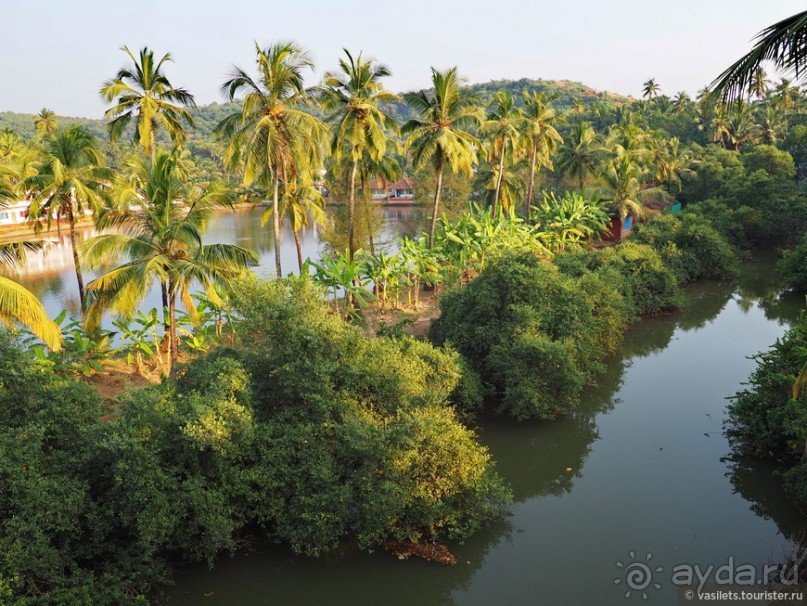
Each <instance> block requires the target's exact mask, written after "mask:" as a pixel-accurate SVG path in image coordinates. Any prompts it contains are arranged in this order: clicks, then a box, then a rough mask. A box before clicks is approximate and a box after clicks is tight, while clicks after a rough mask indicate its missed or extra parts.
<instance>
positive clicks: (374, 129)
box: [322, 49, 401, 261]
mask: <svg viewBox="0 0 807 606" xmlns="http://www.w3.org/2000/svg"><path fill="white" fill-rule="evenodd" d="M343 50H344V52H345V57H346V59H340V60H339V72H328V73H327V74H325V78H324V81H323V88H322V93H323V96H324V102H325V108H326V110H327V111H330V112H331V113H330V115H329V116H328V121H329V122H333V124H334V128H333V137H332V140H331V153H332V154H333V155H334V157H335V158H337V159H338V158H340V157H341V155H342V154H343V153H348V154H349V155H350V159H351V161H352V164H351V170H350V185H349V197H348V211H347V212H348V251H349V253H348V254H349V258H350V260H351V261H352V260H353V254H354V253H355V252H356V242H355V229H356V225H355V216H354V215H355V210H356V176H357V174H358V169H359V162H360V161H361V159H362V157H363V156H364V154H365V153H366V154H367V155H368V156H369V157H370V159H371V160H373V161H375V162H380V161H381V159H382V158H383V157H384V154H386V151H387V144H388V140H389V135H388V133H389V132H390V131H392V132H397V130H398V127H397V125H396V124H395V121H394V120H393V119H392V118H391V117H390V116H389V115H388V114H387V113H386V112H384V111H383V110H382V109H381V107H380V105H381V104H382V103H389V102H392V101H400V100H401V98H400V97H399V96H398V95H395V94H393V93H391V92H388V91H386V90H384V87H383V85H382V84H381V79H382V78H385V77H387V76H389V75H390V71H389V69H388V68H387V67H386V66H385V65H383V64H381V63H378V62H376V61H375V60H374V59H372V58H367V59H365V58H363V57H362V55H361V53H359V55H358V56H357V57H356V58H355V59H354V58H353V55H351V54H350V52H349V51H348V50H347V49H343Z"/></svg>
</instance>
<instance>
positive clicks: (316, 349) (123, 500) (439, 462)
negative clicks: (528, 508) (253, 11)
mask: <svg viewBox="0 0 807 606" xmlns="http://www.w3.org/2000/svg"><path fill="white" fill-rule="evenodd" d="M234 308H235V314H236V316H237V317H238V320H237V323H238V325H239V326H238V333H237V334H238V335H242V339H243V340H240V341H236V343H235V347H234V348H233V349H218V350H214V351H212V352H211V353H210V354H208V355H206V356H204V357H201V358H199V359H197V360H196V361H194V362H193V363H191V364H190V365H188V366H186V367H184V368H181V369H180V371H179V373H178V375H177V378H176V380H175V381H173V382H166V383H165V384H164V385H162V386H155V387H151V388H147V389H144V390H139V391H134V392H131V393H129V394H127V395H126V396H125V397H124V402H123V406H122V407H121V413H120V415H119V416H117V417H116V418H114V419H112V420H109V421H107V422H106V423H102V422H101V420H100V419H101V415H102V414H103V413H104V412H105V411H104V409H103V407H102V406H101V403H100V401H99V398H98V396H97V394H95V393H94V391H93V390H92V389H91V388H90V387H88V386H86V385H84V384H82V383H80V382H77V381H74V380H72V379H70V378H62V377H60V376H59V375H57V374H55V373H53V372H52V371H51V368H52V365H51V363H49V362H48V361H46V360H37V359H36V358H34V357H32V355H31V354H30V353H29V352H24V351H22V350H21V349H20V348H19V347H18V346H17V345H16V344H14V343H13V342H12V341H11V340H10V339H9V337H8V336H7V335H6V334H5V333H0V358H1V359H2V360H3V364H4V372H3V374H2V377H0V514H1V515H0V596H2V597H3V599H4V600H6V601H9V602H11V603H15V604H93V605H95V604H99V605H113V604H114V605H117V604H123V603H145V597H144V596H146V595H147V594H149V593H150V592H151V591H152V590H153V589H154V587H155V585H156V584H159V583H162V582H164V581H165V579H166V573H167V565H168V564H169V563H170V562H171V561H173V560H177V559H179V560H184V561H204V562H208V563H212V562H213V561H214V560H215V559H216V558H217V557H218V556H219V555H220V554H221V553H223V552H231V551H233V550H235V549H236V548H237V547H238V545H239V543H240V541H241V540H242V539H243V538H245V537H246V536H247V533H250V534H253V535H254V533H255V532H256V530H258V529H261V530H262V532H263V533H264V535H265V537H266V538H267V539H268V540H271V541H280V542H283V543H286V544H288V545H289V546H290V547H291V548H292V549H293V550H295V551H297V552H301V553H307V554H311V555H316V554H319V553H322V552H324V551H326V550H329V549H331V548H333V547H334V546H336V545H337V544H338V543H339V542H341V541H343V540H345V539H348V538H351V537H352V538H355V539H356V540H357V541H358V543H359V544H360V545H361V546H362V547H366V548H369V547H373V546H375V545H377V544H378V543H379V542H381V541H383V540H386V539H399V540H412V541H430V540H444V539H456V540H461V539H463V538H465V537H467V536H468V535H469V534H470V533H472V532H474V531H475V530H477V529H478V528H480V526H481V525H483V524H484V523H486V522H487V521H489V520H491V519H494V518H498V517H500V516H501V515H502V513H503V506H504V504H505V503H506V502H507V500H508V498H509V497H508V492H507V491H506V490H505V489H504V488H503V486H502V484H501V481H500V480H499V478H498V477H497V476H496V475H495V474H494V472H493V470H492V465H491V461H490V455H489V454H488V453H487V450H486V449H485V448H483V447H481V446H480V445H479V443H478V442H477V439H476V436H475V435H474V433H473V432H472V431H470V430H469V429H466V428H465V427H463V426H462V425H461V424H460V422H459V420H458V413H462V414H469V413H471V412H473V410H475V409H476V408H477V407H478V405H479V399H480V388H479V384H478V381H476V379H475V378H474V376H473V375H472V374H469V373H467V371H466V369H465V367H464V364H463V362H462V360H461V359H460V358H459V355H458V354H457V353H456V352H453V351H451V350H440V349H435V348H434V347H432V346H431V345H428V344H426V343H423V342H418V341H415V340H412V339H409V338H394V339H392V338H379V339H370V338H368V337H366V336H364V335H363V334H362V333H361V332H359V331H358V330H356V329H355V328H353V327H352V326H350V325H348V324H345V323H344V322H343V321H342V320H340V319H339V318H338V317H336V316H335V315H334V314H332V313H331V312H330V311H329V310H328V307H327V305H325V304H324V303H323V302H322V301H321V299H320V297H319V291H318V290H317V289H316V288H315V287H313V286H312V285H311V283H310V282H309V281H307V280H302V279H299V280H294V281H290V282H289V283H288V284H277V283H275V282H272V283H259V282H257V281H255V280H251V281H246V282H244V283H243V284H241V285H240V286H239V288H238V289H237V296H236V298H235V305H234Z"/></svg>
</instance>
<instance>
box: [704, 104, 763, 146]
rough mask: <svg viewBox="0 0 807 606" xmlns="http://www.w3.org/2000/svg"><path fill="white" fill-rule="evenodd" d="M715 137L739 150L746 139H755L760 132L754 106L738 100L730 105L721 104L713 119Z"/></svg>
mask: <svg viewBox="0 0 807 606" xmlns="http://www.w3.org/2000/svg"><path fill="white" fill-rule="evenodd" d="M713 125H714V132H715V139H716V140H719V141H720V143H721V144H722V145H723V146H724V147H725V148H726V149H731V150H734V151H737V150H739V149H740V146H741V145H742V144H743V143H745V142H746V141H750V140H753V139H755V138H756V137H757V136H758V135H759V133H760V127H759V125H758V124H757V123H756V119H755V115H754V107H753V106H751V105H749V104H748V103H745V102H744V101H742V100H738V101H736V102H735V103H732V104H730V105H728V104H726V105H720V106H718V107H717V108H716V110H715V118H714V120H713Z"/></svg>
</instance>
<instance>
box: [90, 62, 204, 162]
mask: <svg viewBox="0 0 807 606" xmlns="http://www.w3.org/2000/svg"><path fill="white" fill-rule="evenodd" d="M122 50H123V52H125V53H126V54H127V55H128V56H129V58H130V59H131V60H132V65H131V66H127V67H123V68H121V69H120V70H119V71H118V73H117V75H116V76H115V77H114V78H113V79H112V80H109V81H107V82H105V83H104V86H103V87H102V88H101V91H100V93H101V98H102V99H103V100H104V101H106V102H107V103H114V104H115V105H113V106H112V107H110V108H109V109H108V110H107V111H106V114H104V115H105V117H106V119H107V120H109V123H108V124H107V127H108V129H109V138H110V140H111V141H112V142H113V143H114V142H115V141H117V140H118V139H119V138H120V136H121V135H122V134H123V133H124V131H125V130H126V127H127V126H128V125H129V123H131V122H132V121H134V124H135V131H134V140H135V141H137V142H138V143H139V144H140V146H141V147H142V148H143V151H145V153H146V154H148V155H151V161H152V162H154V159H155V157H156V153H157V151H156V149H157V148H156V142H155V132H156V130H157V129H158V128H164V129H165V130H166V132H168V135H169V136H170V137H171V140H172V141H173V143H174V145H175V146H176V145H179V144H181V143H182V141H183V140H184V138H185V127H184V126H183V122H184V124H185V125H187V126H188V127H193V126H194V123H193V118H192V117H191V115H190V113H188V110H187V109H185V108H186V107H196V104H195V102H194V100H193V95H191V94H190V93H189V92H188V91H187V90H185V89H184V88H176V87H174V86H173V85H172V84H171V82H169V80H168V78H167V77H166V76H165V74H164V73H163V72H162V69H163V65H164V64H165V63H166V62H168V61H172V60H173V59H172V58H171V55H170V54H168V53H166V54H165V55H163V56H162V58H161V59H160V60H159V61H156V62H155V60H154V52H153V51H151V50H149V49H148V48H143V49H142V50H141V51H140V54H139V56H138V57H135V56H134V54H133V53H132V51H130V50H129V48H128V47H126V46H124V47H123V49H122Z"/></svg>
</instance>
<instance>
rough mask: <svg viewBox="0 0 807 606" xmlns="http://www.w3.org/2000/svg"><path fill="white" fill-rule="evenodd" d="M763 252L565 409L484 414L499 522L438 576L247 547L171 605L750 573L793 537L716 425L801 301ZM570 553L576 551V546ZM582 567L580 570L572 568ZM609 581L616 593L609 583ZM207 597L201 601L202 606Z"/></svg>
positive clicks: (527, 596)
mask: <svg viewBox="0 0 807 606" xmlns="http://www.w3.org/2000/svg"><path fill="white" fill-rule="evenodd" d="M774 261H775V255H774V254H768V253H765V252H764V251H763V252H759V253H757V254H755V256H754V258H752V259H750V260H749V261H747V262H744V263H743V264H742V267H741V273H740V275H739V277H738V279H737V280H734V281H723V282H713V281H703V282H699V283H696V284H693V285H689V286H686V287H685V289H684V291H685V300H684V306H683V308H682V310H681V311H680V312H678V313H675V314H670V315H664V316H658V317H653V318H645V319H642V320H640V321H639V322H638V323H636V324H634V325H633V326H632V327H631V329H630V330H629V331H628V333H627V334H626V335H625V340H624V342H623V344H622V345H621V346H620V348H619V350H618V352H617V353H616V355H614V356H613V357H612V358H611V359H609V360H608V362H607V365H606V368H605V371H604V373H603V375H602V376H601V377H600V379H599V380H598V384H597V386H594V387H592V388H589V389H588V390H586V391H585V392H584V396H583V400H582V402H581V405H580V408H579V410H578V412H577V413H576V414H575V415H573V416H572V417H568V418H564V419H560V420H556V421H552V422H549V423H538V424H535V423H516V422H514V421H512V420H509V419H507V418H501V417H496V418H491V417H485V418H484V421H483V422H482V424H481V428H480V431H479V435H480V438H481V440H482V442H483V443H484V444H485V445H486V446H487V447H488V448H489V449H490V451H491V454H492V456H493V457H494V459H495V460H496V467H497V469H498V470H499V472H500V473H501V474H502V475H503V476H504V478H505V480H506V481H507V483H508V484H509V485H510V486H511V487H512V489H513V492H514V496H515V504H514V506H513V508H512V513H513V515H512V517H511V518H510V520H509V525H508V524H501V525H500V524H497V525H493V526H491V527H488V528H486V529H484V530H482V531H480V532H479V533H478V534H476V535H474V536H473V537H471V538H470V539H469V540H467V541H466V542H465V543H463V544H457V543H449V547H450V550H451V552H452V553H453V554H454V555H455V556H456V558H457V564H456V566H453V567H444V566H435V565H433V564H429V563H427V562H423V561H418V560H417V559H410V560H407V561H401V560H398V558H397V557H394V556H390V555H389V554H387V553H385V552H383V551H376V552H374V553H366V552H358V551H357V550H355V549H354V548H351V546H349V545H345V546H342V547H340V548H338V549H336V550H334V551H332V552H330V553H328V554H327V555H325V556H323V557H321V558H318V559H313V558H307V557H304V556H294V555H292V554H291V553H290V552H289V550H288V548H286V547H285V546H282V545H278V546H273V545H262V546H259V547H256V548H255V549H254V550H252V551H250V552H249V553H241V554H237V555H235V556H234V557H232V558H228V557H225V558H223V559H221V560H220V561H218V562H217V563H216V566H215V568H214V569H213V570H212V571H211V570H210V569H208V568H207V567H206V566H204V565H200V566H190V567H187V568H184V569H183V570H181V571H178V572H177V575H176V577H175V586H174V587H173V588H171V589H169V590H167V591H166V594H165V596H164V597H163V598H162V599H161V602H162V603H164V604H168V605H172V606H191V605H195V604H198V603H200V602H201V601H205V603H207V602H210V603H211V604H229V603H241V604H259V603H261V602H262V601H265V600H266V599H271V600H272V601H276V602H278V603H288V604H316V603H333V604H349V603H367V604H371V603H380V602H383V603H386V604H390V605H391V606H407V605H410V604H427V605H433V606H442V605H444V604H454V605H455V606H480V605H481V604H490V603H502V604H522V603H529V602H530V601H534V600H535V598H536V596H540V597H541V600H542V601H545V602H546V603H554V604H592V603H597V604H602V605H603V606H621V605H622V604H624V602H625V596H624V594H625V586H624V583H625V580H624V576H620V575H624V567H623V568H620V567H619V566H617V562H622V563H623V565H628V564H629V563H630V562H631V561H632V560H631V556H630V553H631V552H632V553H634V554H635V555H636V557H637V558H639V559H641V560H642V561H645V558H646V555H647V554H648V553H649V554H651V555H652V558H651V561H652V563H653V564H654V565H655V566H657V567H661V568H663V570H662V572H656V573H654V574H655V575H656V580H657V581H658V582H659V584H660V585H661V589H660V590H656V589H653V592H652V594H648V595H649V598H650V600H652V603H654V604H660V605H662V606H673V605H675V604H677V603H678V602H677V600H678V594H677V588H676V587H675V585H674V584H673V583H672V582H671V576H670V575H671V572H670V571H671V570H672V568H673V567H674V566H676V565H682V564H695V563H698V564H700V565H701V566H703V567H704V569H705V567H707V566H708V565H714V566H715V567H718V566H721V565H725V564H726V563H727V561H728V558H729V557H730V556H731V557H733V558H734V561H735V563H737V564H740V563H743V564H746V563H748V564H751V565H753V566H755V567H761V566H762V565H763V564H764V563H766V562H770V561H779V559H780V558H779V556H780V555H782V556H784V554H786V553H787V552H788V538H789V537H791V536H796V535H798V533H799V532H800V531H801V530H803V529H804V528H805V521H804V517H803V516H802V515H801V514H800V513H799V512H798V511H797V510H796V509H795V508H794V507H793V506H792V505H791V504H790V503H789V502H788V500H787V499H786V497H785V495H784V494H783V492H782V491H781V489H780V488H779V487H778V485H777V480H776V479H775V478H773V476H772V472H773V468H772V467H771V466H769V465H766V464H764V463H753V462H751V463H747V464H743V465H741V466H736V465H734V464H732V463H731V462H729V461H726V460H725V459H724V458H723V457H724V456H725V455H726V453H727V452H728V451H729V449H728V444H727V443H726V441H725V440H724V438H723V437H722V433H721V428H720V420H721V419H722V416H723V412H724V410H725V405H726V400H725V396H727V395H730V394H732V393H734V391H736V389H737V388H738V387H739V386H740V384H741V383H742V382H743V381H744V380H746V378H747V376H748V374H749V373H750V371H751V370H752V368H753V362H752V361H751V360H748V359H747V358H746V356H749V355H752V354H753V353H755V352H756V351H759V350H760V349H764V348H765V347H767V345H768V344H769V343H770V342H772V341H773V340H775V339H776V338H777V337H778V336H781V335H782V334H783V333H784V331H785V329H786V327H787V326H788V324H789V322H790V321H791V320H792V318H793V317H795V314H797V313H798V308H799V305H800V301H798V300H790V299H780V298H779V297H778V291H777V287H776V284H777V282H776V279H775V276H774V273H773V271H772V270H773V266H774ZM581 545H583V546H584V547H585V548H584V549H582V551H581ZM583 561H584V562H585V571H586V572H585V574H581V573H580V570H581V566H583ZM616 578H620V579H621V581H622V583H621V584H620V585H621V586H620V585H615V583H614V580H615V579H616ZM205 595H208V596H209V597H204V596H205Z"/></svg>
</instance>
